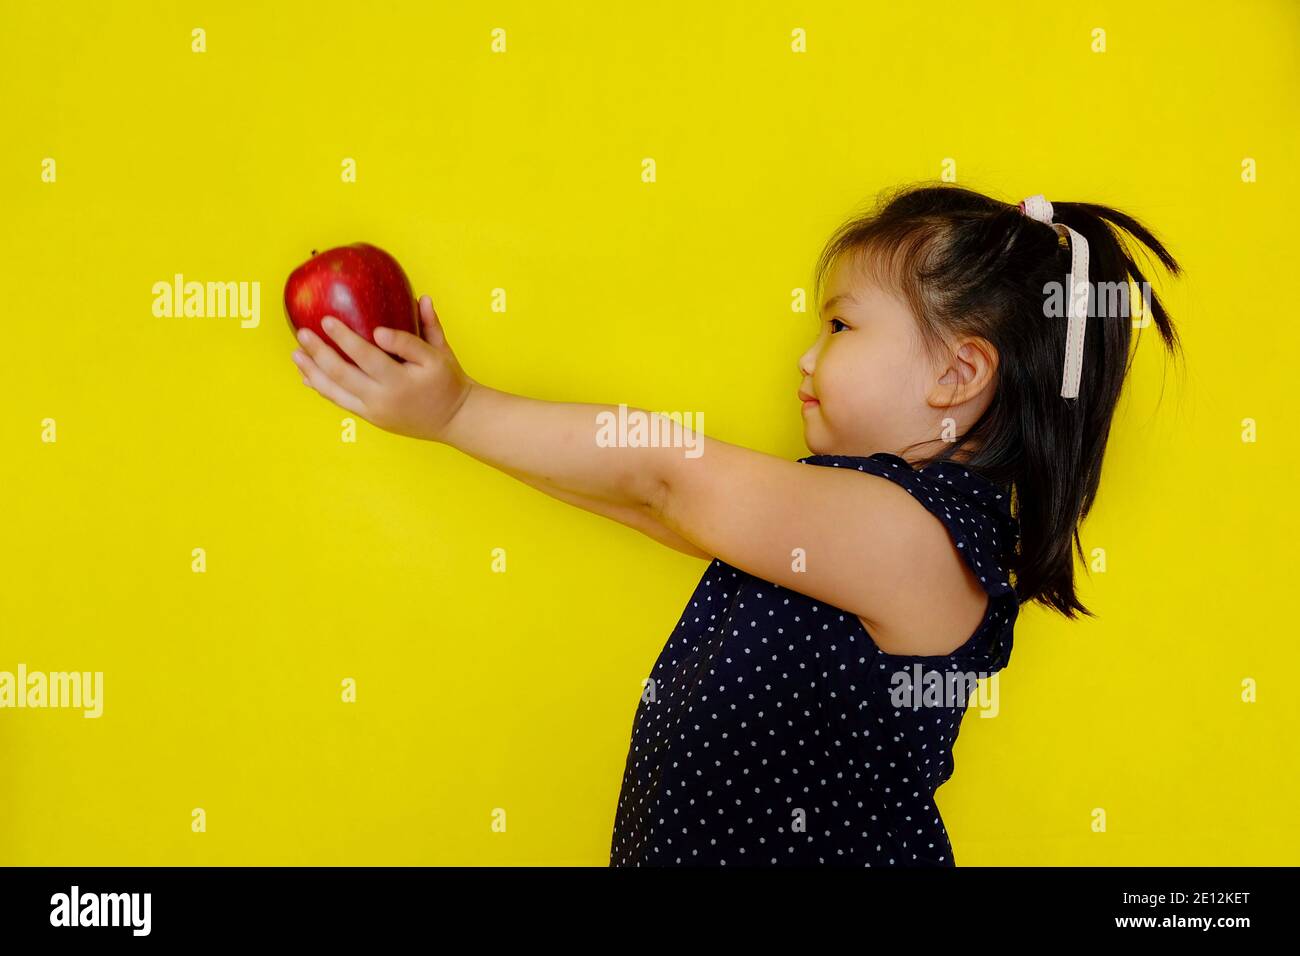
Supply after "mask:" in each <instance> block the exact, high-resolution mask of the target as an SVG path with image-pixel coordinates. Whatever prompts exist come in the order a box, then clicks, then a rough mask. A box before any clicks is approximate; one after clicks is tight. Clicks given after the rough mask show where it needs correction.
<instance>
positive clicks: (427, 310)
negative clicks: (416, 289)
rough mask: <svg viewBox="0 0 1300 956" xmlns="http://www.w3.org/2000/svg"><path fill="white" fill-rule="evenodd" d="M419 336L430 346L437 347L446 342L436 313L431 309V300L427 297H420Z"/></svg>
mask: <svg viewBox="0 0 1300 956" xmlns="http://www.w3.org/2000/svg"><path fill="white" fill-rule="evenodd" d="M420 334H421V335H422V336H423V337H424V340H425V341H426V342H428V343H429V344H430V345H433V346H438V345H442V344H443V343H444V342H446V341H447V336H446V334H445V333H444V332H443V331H442V323H441V322H440V321H439V320H438V313H437V312H435V311H434V309H433V300H432V299H431V298H429V297H428V296H427V295H422V296H420Z"/></svg>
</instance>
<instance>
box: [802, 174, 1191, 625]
mask: <svg viewBox="0 0 1300 956" xmlns="http://www.w3.org/2000/svg"><path fill="white" fill-rule="evenodd" d="M1048 198H1049V199H1050V198H1051V197H1048ZM1052 208H1053V221H1054V222H1057V223H1064V224H1065V225H1068V226H1069V227H1070V228H1072V229H1074V230H1075V231H1076V232H1078V233H1079V234H1080V235H1082V236H1083V237H1084V238H1085V239H1087V240H1088V246H1089V251H1090V260H1091V261H1090V268H1089V278H1090V280H1091V287H1090V296H1089V303H1090V310H1089V312H1088V321H1087V326H1086V334H1085V336H1084V356H1083V371H1082V375H1081V376H1080V379H1079V395H1078V398H1074V399H1066V398H1062V397H1061V394H1060V393H1061V380H1062V374H1063V371H1064V361H1065V360H1064V355H1065V333H1066V324H1067V323H1066V321H1065V319H1064V318H1063V317H1062V318H1059V319H1058V318H1053V317H1049V315H1061V316H1064V298H1063V297H1060V298H1059V301H1060V303H1061V310H1060V311H1059V312H1057V313H1050V314H1049V313H1048V312H1046V311H1045V303H1046V302H1047V298H1046V295H1045V289H1046V288H1047V284H1048V283H1057V286H1056V288H1059V289H1061V290H1064V287H1065V277H1066V274H1067V273H1068V272H1069V266H1070V255H1069V247H1068V245H1067V244H1066V240H1065V239H1064V238H1063V237H1060V236H1058V234H1057V233H1056V232H1055V231H1054V230H1053V229H1052V228H1051V227H1050V226H1048V225H1046V224H1045V223H1042V222H1038V221H1037V220H1034V219H1031V218H1030V217H1028V216H1026V215H1024V214H1023V213H1022V212H1021V211H1020V209H1019V207H1018V204H1017V203H1014V202H1012V203H1007V202H1001V201H999V200H996V199H992V198H989V197H988V196H985V195H983V194H981V193H978V192H975V191H973V190H970V189H965V188H963V187H960V186H955V185H952V184H950V183H920V184H912V185H906V186H902V187H899V188H897V189H893V190H888V191H886V192H885V193H884V194H882V195H881V197H880V198H878V200H877V202H876V206H875V208H874V209H873V210H872V211H870V212H869V213H866V214H864V215H860V216H857V217H855V218H853V219H850V220H849V221H848V222H846V223H845V224H844V225H843V226H841V227H840V228H839V229H838V230H837V231H836V232H835V234H834V235H833V236H832V237H831V239H830V240H829V241H828V242H827V245H826V248H825V250H824V251H823V252H822V254H821V257H820V259H819V260H818V263H817V267H816V300H815V301H816V302H817V303H818V304H819V305H820V303H821V301H822V292H823V286H824V283H825V280H826V276H827V273H828V272H829V271H830V269H831V268H832V266H833V265H834V263H835V261H836V260H837V258H838V257H839V256H840V254H841V253H845V252H853V253H854V254H855V256H856V257H858V259H859V261H860V262H861V263H862V265H863V266H864V268H865V269H867V270H868V271H870V272H872V273H873V274H874V276H875V277H877V278H878V279H880V280H881V281H882V282H884V283H885V284H886V287H888V288H892V289H894V290H896V291H897V292H899V293H900V294H901V295H902V296H903V298H904V299H906V301H907V302H908V304H909V305H910V306H911V309H912V312H913V314H914V315H915V316H916V318H917V321H918V325H919V331H920V333H921V338H922V340H923V341H924V343H925V347H926V348H927V349H928V350H930V354H932V355H938V354H942V350H943V349H944V348H945V338H946V336H948V335H975V336H979V337H982V338H984V339H986V340H987V341H988V342H989V343H990V344H991V345H992V346H993V347H994V348H995V349H996V350H997V353H998V364H997V371H996V384H995V390H994V395H993V398H992V400H991V402H990V404H989V406H988V408H987V409H986V411H985V413H984V414H983V415H982V416H980V419H979V420H978V421H977V422H975V423H974V425H972V426H971V428H970V430H969V431H967V432H966V433H965V434H963V435H961V436H959V437H958V438H957V439H956V440H955V441H954V442H952V443H951V444H950V445H949V447H947V448H945V449H943V450H942V451H941V452H940V453H936V454H934V455H932V456H930V457H929V458H928V459H927V460H926V461H924V462H922V463H921V464H920V465H919V467H924V466H925V464H928V463H930V462H933V461H940V460H944V459H948V458H952V457H953V455H954V454H955V453H956V452H957V451H958V450H959V449H965V452H966V454H967V455H969V456H970V457H969V459H968V460H966V461H964V462H963V465H964V466H965V467H967V468H969V469H970V470H972V471H974V472H976V473H977V474H980V475H982V476H983V477H985V478H987V479H988V480H990V481H992V482H994V483H995V484H998V485H1000V486H1001V487H1003V488H1004V489H1008V490H1009V491H1010V492H1012V500H1013V503H1014V506H1015V517H1016V519H1017V521H1018V523H1019V527H1020V539H1019V548H1018V550H1017V551H1016V552H1015V553H1012V554H1007V555H1004V557H1005V559H1006V560H1007V561H1008V562H1009V567H1008V570H1009V571H1010V572H1011V573H1012V574H1013V575H1014V578H1015V589H1016V593H1017V596H1018V598H1019V600H1020V602H1021V603H1024V602H1026V601H1031V600H1037V601H1039V602H1040V603H1042V604H1044V605H1046V606H1048V607H1051V608H1054V609H1056V610H1057V611H1059V612H1060V613H1062V614H1064V615H1065V616H1066V617H1068V618H1074V617H1075V611H1081V612H1082V613H1084V614H1086V615H1088V616H1090V617H1091V616H1095V615H1093V613H1092V612H1091V611H1090V610H1088V609H1087V608H1086V607H1084V606H1083V605H1082V604H1081V603H1080V602H1079V600H1078V597H1077V596H1076V594H1075V591H1074V560H1073V554H1072V550H1071V542H1072V541H1073V550H1074V551H1077V553H1078V555H1079V558H1080V560H1081V561H1084V562H1085V566H1086V558H1085V557H1084V554H1083V546H1082V544H1081V543H1080V541H1079V531H1078V526H1079V523H1080V522H1081V521H1082V520H1083V519H1084V518H1085V517H1087V515H1088V512H1089V511H1090V510H1091V509H1092V504H1093V500H1094V498H1095V497H1096V494H1097V484H1098V480H1099V478H1100V476H1101V466H1102V459H1103V457H1104V456H1105V453H1106V440H1107V437H1108V435H1109V433H1110V425H1111V418H1112V416H1113V415H1114V413H1115V406H1116V403H1117V402H1118V400H1119V395H1120V390H1121V388H1122V386H1123V384H1124V380H1125V377H1126V376H1127V373H1128V370H1129V367H1130V364H1131V361H1132V353H1131V352H1130V343H1131V340H1132V323H1131V321H1130V315H1131V310H1130V309H1129V308H1128V300H1129V295H1128V293H1129V292H1130V289H1129V285H1128V283H1129V281H1130V280H1132V282H1134V283H1136V284H1137V287H1138V289H1139V294H1141V290H1143V289H1148V290H1150V316H1151V318H1152V319H1153V320H1154V321H1155V326H1156V328H1157V329H1158V330H1159V332H1160V335H1161V338H1162V339H1163V340H1164V343H1165V346H1166V347H1167V348H1168V349H1169V351H1170V352H1171V353H1174V354H1176V353H1177V351H1178V350H1179V349H1180V348H1181V346H1180V345H1179V344H1178V337H1177V334H1176V333H1175V331H1174V328H1173V325H1172V324H1171V323H1170V321H1169V316H1168V314H1167V313H1166V311H1165V308H1164V305H1163V304H1162V303H1161V301H1160V298H1159V296H1157V295H1156V294H1155V292H1154V290H1153V289H1150V284H1149V282H1148V281H1147V279H1146V277H1145V276H1144V275H1143V273H1142V272H1141V271H1140V270H1139V269H1138V267H1137V264H1136V263H1135V262H1134V260H1133V258H1132V256H1131V255H1130V253H1129V250H1128V247H1127V244H1126V242H1125V241H1124V239H1123V238H1122V236H1121V234H1120V233H1119V232H1118V231H1117V229H1116V227H1118V228H1119V229H1122V230H1124V232H1126V233H1128V234H1129V235H1130V236H1132V237H1133V238H1135V239H1137V240H1138V241H1139V242H1141V243H1142V245H1143V246H1145V247H1146V249H1147V250H1150V252H1152V253H1154V254H1155V256H1156V257H1157V258H1158V259H1159V260H1160V262H1161V263H1162V264H1163V265H1164V266H1165V268H1166V269H1167V270H1168V271H1169V272H1170V273H1171V274H1172V275H1175V276H1177V275H1180V274H1181V272H1182V269H1181V267H1180V266H1179V265H1178V263H1177V262H1176V261H1174V258H1173V256H1172V255H1170V254H1169V252H1168V250H1166V249H1165V247H1164V246H1163V245H1162V244H1161V243H1160V242H1159V241H1158V240H1157V239H1156V238H1155V236H1153V235H1152V233H1151V232H1150V230H1148V229H1147V228H1146V227H1145V226H1143V225H1142V223H1140V222H1139V221H1138V220H1136V219H1134V218H1133V217H1132V216H1129V215H1127V214H1125V213H1123V212H1120V211H1119V210H1117V209H1112V208H1111V207H1109V206H1099V205H1095V204H1093V203H1075V202H1056V201H1054V200H1053V201H1052ZM1099 283H1116V284H1118V285H1112V286H1109V288H1111V289H1114V290H1116V291H1118V290H1121V289H1122V293H1121V296H1122V297H1120V298H1119V300H1118V301H1116V298H1115V297H1109V296H1105V295H1101V294H1098V292H1097V291H1096V290H1097V288H1098V284H1099ZM1103 288H1105V287H1103ZM1116 306H1117V307H1116ZM1093 309H1095V312H1094V311H1093ZM972 442H974V443H977V447H975V448H974V449H972V448H971V447H970V444H971V443H972ZM917 444H924V442H918V443H917Z"/></svg>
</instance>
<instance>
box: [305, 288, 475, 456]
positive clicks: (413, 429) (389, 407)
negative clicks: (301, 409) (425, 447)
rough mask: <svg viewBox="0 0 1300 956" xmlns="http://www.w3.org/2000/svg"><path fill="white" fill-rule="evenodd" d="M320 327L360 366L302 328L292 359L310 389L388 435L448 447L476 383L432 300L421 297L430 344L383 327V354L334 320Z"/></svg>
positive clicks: (380, 330) (422, 321)
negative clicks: (451, 427) (445, 442)
mask: <svg viewBox="0 0 1300 956" xmlns="http://www.w3.org/2000/svg"><path fill="white" fill-rule="evenodd" d="M321 324H322V326H323V327H324V329H325V332H326V334H328V335H329V337H330V338H331V339H333V340H334V341H335V342H337V343H338V345H339V348H341V349H342V350H343V351H344V352H346V353H347V354H348V355H350V356H351V357H352V360H353V361H354V362H356V363H357V364H356V365H355V366H353V365H349V364H348V363H347V362H345V361H344V360H343V359H342V358H341V357H340V356H339V355H338V353H337V352H335V351H334V349H332V348H330V346H329V344H328V343H327V342H325V341H323V340H322V339H320V338H319V337H317V336H316V335H313V334H312V333H311V331H310V330H308V329H300V330H299V331H298V341H299V342H300V343H302V348H301V349H299V350H298V351H296V352H294V353H293V360H294V362H295V363H296V364H297V365H298V369H299V370H300V371H301V372H302V375H303V383H304V384H306V385H309V386H310V387H312V388H314V389H315V390H316V391H317V392H319V393H320V394H322V395H324V396H325V397H326V398H328V399H329V400H330V401H332V402H333V403H334V404H336V405H338V406H339V407H341V408H345V409H347V410H348V411H350V412H354V413H356V414H357V415H360V416H361V417H362V418H364V419H365V420H366V421H368V422H370V423H371V424H372V425H377V426H379V427H380V428H382V429H384V430H385V431H390V432H393V433H395V434H398V435H409V436H410V437H411V438H424V439H427V440H429V441H440V440H441V436H442V435H444V434H445V433H446V429H447V425H448V424H449V423H450V422H451V420H452V418H453V417H455V415H456V412H457V411H458V410H459V409H460V407H461V405H463V404H464V402H465V399H466V398H467V397H468V396H469V393H470V390H471V389H472V388H473V387H474V385H475V382H474V381H473V380H472V379H471V378H470V377H469V376H468V375H466V374H465V372H464V371H463V370H462V369H461V367H460V363H459V362H458V361H456V356H455V355H454V354H453V353H452V350H451V346H450V345H448V344H447V337H446V336H445V335H444V334H443V331H442V325H441V323H439V321H438V313H436V312H435V311H434V310H433V301H432V300H431V299H430V298H429V297H428V296H427V295H426V296H421V297H420V332H421V335H422V336H423V338H421V337H419V336H415V335H412V334H411V333H410V332H403V331H401V330H399V329H390V328H384V327H381V328H378V329H375V341H376V342H377V343H379V347H378V348H376V347H375V346H374V345H371V344H370V343H369V342H367V341H366V340H365V339H363V338H362V337H361V336H359V335H357V333H355V332H353V331H352V330H351V329H350V328H348V327H347V325H345V324H344V323H343V322H340V321H339V320H338V319H336V318H334V317H332V316H327V317H326V318H325V320H324V321H323V322H322V323H321ZM388 352H392V353H393V354H395V355H399V356H401V357H402V358H403V359H405V360H406V362H405V363H402V362H398V361H396V360H395V359H394V358H393V357H392V356H391V355H389V354H388Z"/></svg>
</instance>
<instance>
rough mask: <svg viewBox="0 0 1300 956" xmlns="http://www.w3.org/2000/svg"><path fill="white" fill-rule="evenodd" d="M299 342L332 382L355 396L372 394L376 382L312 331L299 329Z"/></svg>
mask: <svg viewBox="0 0 1300 956" xmlns="http://www.w3.org/2000/svg"><path fill="white" fill-rule="evenodd" d="M298 342H299V343H300V344H301V345H302V350H303V351H304V352H306V353H307V354H308V355H309V356H311V358H312V360H313V361H314V362H315V363H316V365H317V367H318V368H319V369H320V370H321V371H322V372H324V373H325V374H326V375H327V376H329V378H330V379H331V380H333V381H334V382H336V383H337V384H339V385H341V386H342V387H343V388H345V389H347V391H348V392H350V393H352V394H353V395H362V396H364V395H368V394H370V389H371V388H372V387H373V386H374V384H375V380H374V379H372V378H371V377H370V376H369V375H367V374H366V373H365V372H363V371H362V370H361V369H359V368H357V367H356V366H355V365H353V364H351V363H350V362H348V361H347V360H346V359H344V358H343V356H341V355H339V353H338V352H335V351H334V347H333V346H332V345H330V344H329V343H328V342H326V341H325V340H324V339H322V338H321V337H320V336H318V335H316V334H315V333H314V332H312V331H311V329H299V330H298ZM314 381H315V380H314V379H313V382H314Z"/></svg>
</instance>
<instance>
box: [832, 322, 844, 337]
mask: <svg viewBox="0 0 1300 956" xmlns="http://www.w3.org/2000/svg"><path fill="white" fill-rule="evenodd" d="M836 322H839V323H840V325H843V326H844V328H846V329H847V328H848V326H847V325H844V323H843V322H840V320H839V319H831V334H832V335H834V334H835V333H836V332H838V331H840V330H839V329H837V328H836V327H835V323H836Z"/></svg>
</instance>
